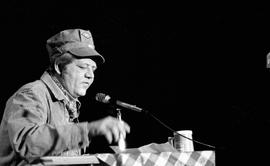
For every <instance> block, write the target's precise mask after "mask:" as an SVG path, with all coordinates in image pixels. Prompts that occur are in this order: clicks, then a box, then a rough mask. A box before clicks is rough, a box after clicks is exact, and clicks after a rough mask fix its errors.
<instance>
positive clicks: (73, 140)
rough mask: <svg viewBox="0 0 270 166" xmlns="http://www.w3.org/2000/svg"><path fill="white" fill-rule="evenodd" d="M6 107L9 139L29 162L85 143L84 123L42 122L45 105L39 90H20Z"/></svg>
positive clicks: (14, 147)
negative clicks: (58, 123) (54, 123)
mask: <svg viewBox="0 0 270 166" xmlns="http://www.w3.org/2000/svg"><path fill="white" fill-rule="evenodd" d="M6 109H7V110H6V111H7V112H8V114H7V126H8V132H9V138H10V142H11V144H12V148H13V149H14V151H15V152H16V153H19V154H20V156H21V157H22V158H25V159H27V160H29V161H30V160H31V159H32V158H36V157H41V156H46V155H59V154H61V153H62V152H64V151H67V150H74V149H80V148H83V147H85V146H88V145H89V138H88V130H87V122H83V123H76V124H73V123H71V124H64V125H58V126H52V125H50V124H48V123H46V122H47V120H48V112H47V111H48V106H47V105H46V98H45V95H44V94H42V93H40V92H37V91H36V92H35V91H34V90H33V89H25V90H23V91H20V92H19V93H17V94H15V95H14V96H13V98H12V99H11V100H9V102H8V103H7V107H6ZM52 111H53V110H52Z"/></svg>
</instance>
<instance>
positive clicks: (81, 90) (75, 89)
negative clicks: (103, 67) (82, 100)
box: [62, 58, 97, 98]
mask: <svg viewBox="0 0 270 166" xmlns="http://www.w3.org/2000/svg"><path fill="white" fill-rule="evenodd" d="M96 68H97V65H96V63H95V62H94V61H93V60H92V59H89V58H85V59H74V60H73V62H71V63H70V64H68V65H67V66H66V68H65V69H64V70H63V73H62V80H63V85H64V86H65V88H66V89H67V90H68V91H69V93H70V94H71V95H72V96H73V97H75V98H77V97H80V96H84V95H85V94H86V90H87V89H88V88H89V87H90V85H91V84H92V83H93V81H94V71H95V70H96Z"/></svg>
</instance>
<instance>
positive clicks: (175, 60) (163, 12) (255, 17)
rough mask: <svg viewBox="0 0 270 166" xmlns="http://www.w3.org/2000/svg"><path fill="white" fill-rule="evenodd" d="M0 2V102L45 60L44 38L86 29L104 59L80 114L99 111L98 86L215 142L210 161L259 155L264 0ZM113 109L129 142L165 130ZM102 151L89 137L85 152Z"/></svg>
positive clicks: (150, 139)
mask: <svg viewBox="0 0 270 166" xmlns="http://www.w3.org/2000/svg"><path fill="white" fill-rule="evenodd" d="M1 9H2V10H1V35H0V36H1V43H2V44H1V62H2V65H1V71H2V72H1V73H2V79H1V88H2V89H1V93H2V95H1V96H2V97H1V99H0V101H1V109H2V110H3V109H4V106H5V102H6V100H7V99H8V98H9V96H10V95H12V94H13V93H14V92H15V91H16V90H17V89H18V88H19V87H20V86H22V85H23V84H25V83H27V82H29V81H33V80H36V79H38V78H39V77H40V76H41V74H42V73H43V71H44V70H45V69H46V67H47V65H48V56H47V52H46V49H45V42H46V40H47V39H48V38H49V37H51V36H52V35H54V34H56V33H58V32H59V31H61V30H64V29H69V28H82V29H89V30H90V31H91V32H92V35H93V38H94V42H95V46H96V50H97V51H98V52H99V53H100V54H102V55H103V56H104V57H105V58H106V63H105V64H104V65H102V66H100V67H99V68H98V70H97V72H96V78H95V79H96V80H95V83H94V84H93V85H92V87H91V88H90V89H89V90H88V95H87V96H86V97H83V98H81V99H80V101H81V102H82V104H83V105H82V110H81V111H82V112H81V115H82V116H81V119H80V120H81V121H86V120H87V121H90V120H95V119H98V118H102V117H104V116H106V115H107V113H109V111H108V110H107V109H104V108H105V107H104V106H103V105H101V104H98V103H96V102H95V101H94V99H93V98H94V96H95V94H96V93H97V92H103V93H106V94H109V95H111V96H113V97H115V98H118V99H119V100H122V101H125V102H128V103H131V104H136V105H137V106H139V107H142V108H145V109H146V110H148V111H150V112H151V113H152V114H153V115H154V116H156V117H157V118H158V119H160V120H161V121H162V122H163V123H165V124H167V125H168V126H170V127H171V128H172V129H174V130H185V129H190V130H192V131H193V138H194V139H195V140H197V141H200V142H203V143H206V144H210V145H212V146H215V147H216V149H215V151H216V161H217V165H222V164H224V165H244V164H246V165H249V164H250V165H251V164H255V165H256V164H258V163H263V162H264V159H265V158H264V157H266V156H267V155H266V154H264V153H263V152H262V150H263V149H264V150H267V149H268V147H269V136H268V131H269V125H270V120H269V119H270V118H269V116H268V113H267V112H268V109H269V106H268V96H269V88H268V84H269V78H270V77H269V76H270V74H269V71H268V69H267V68H266V55H267V54H268V52H269V51H270V44H269V37H270V34H269V32H270V23H269V21H270V11H269V7H268V6H267V4H264V3H260V2H256V3H255V2H237V3H236V2H228V1H219V2H210V1H207V2H190V3H187V2H185V3H184V2H181V1H179V2H178V3H176V2H174V3H173V2H170V1H162V2H149V1H144V2H140V1H105V0H94V1H91V0H88V1H79V0H77V1H32V2H30V1H27V2H23V1H14V0H11V1H8V2H1ZM103 110H105V111H103ZM122 118H123V119H124V120H125V121H127V122H128V123H129V124H130V126H131V133H130V134H129V135H128V136H127V145H128V147H129V148H134V147H140V146H143V145H146V144H149V143H164V142H166V141H167V138H168V136H172V132H171V131H170V130H168V129H167V128H165V127H164V126H162V125H161V124H160V123H158V122H157V121H156V120H155V119H153V118H152V117H151V116H149V115H147V114H143V113H137V112H132V111H129V110H122ZM194 146H195V149H196V150H212V149H211V148H209V147H206V146H202V145H200V144H196V143H195V144H194ZM107 150H109V149H108V144H107V143H106V141H105V140H102V138H99V139H94V140H93V141H92V144H91V145H90V150H89V152H90V153H101V152H107Z"/></svg>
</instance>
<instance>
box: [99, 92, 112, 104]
mask: <svg viewBox="0 0 270 166" xmlns="http://www.w3.org/2000/svg"><path fill="white" fill-rule="evenodd" d="M110 99H111V97H110V96H109V95H105V94H104V93H97V94H96V101H98V102H102V103H106V104H107V103H110Z"/></svg>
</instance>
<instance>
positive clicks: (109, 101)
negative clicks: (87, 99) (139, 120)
mask: <svg viewBox="0 0 270 166" xmlns="http://www.w3.org/2000/svg"><path fill="white" fill-rule="evenodd" d="M96 100H97V101H98V102H101V103H105V104H114V105H117V106H121V107H123V108H126V109H129V110H133V111H136V112H142V111H143V109H142V108H139V107H137V106H135V105H131V104H128V103H125V102H122V101H120V100H116V99H112V98H111V97H110V96H109V95H105V94H103V93H97V94H96Z"/></svg>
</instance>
